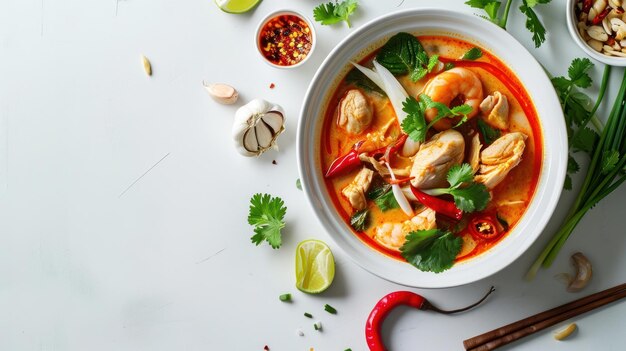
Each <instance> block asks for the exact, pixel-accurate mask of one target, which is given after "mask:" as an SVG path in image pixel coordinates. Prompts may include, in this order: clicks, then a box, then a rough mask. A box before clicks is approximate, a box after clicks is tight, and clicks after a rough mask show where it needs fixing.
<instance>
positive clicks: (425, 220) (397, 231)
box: [374, 207, 437, 251]
mask: <svg viewBox="0 0 626 351" xmlns="http://www.w3.org/2000/svg"><path fill="white" fill-rule="evenodd" d="M436 227H437V223H436V222H435V211H433V210H431V209H430V208H428V207H423V208H422V210H421V211H420V212H418V213H417V214H416V215H415V217H413V218H411V219H409V220H406V221H404V222H402V223H391V222H385V223H383V224H381V225H379V226H377V227H376V228H374V240H376V241H377V242H378V243H380V244H381V245H383V246H384V247H386V248H388V249H390V250H395V251H400V247H402V245H404V242H405V241H406V235H407V234H409V233H410V232H412V231H415V230H427V229H434V228H436Z"/></svg>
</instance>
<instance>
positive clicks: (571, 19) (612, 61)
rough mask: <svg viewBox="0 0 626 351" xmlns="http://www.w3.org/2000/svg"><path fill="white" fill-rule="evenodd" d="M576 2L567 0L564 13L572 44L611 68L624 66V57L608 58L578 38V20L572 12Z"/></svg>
mask: <svg viewBox="0 0 626 351" xmlns="http://www.w3.org/2000/svg"><path fill="white" fill-rule="evenodd" d="M577 2H578V1H577V0H567V5H566V6H567V7H566V11H565V12H566V14H567V29H568V30H569V34H570V35H571V36H572V39H574V42H576V44H578V46H580V48H581V49H583V51H584V52H585V53H586V54H587V55H589V56H591V57H592V58H594V59H596V60H598V61H600V62H602V63H605V64H607V65H611V66H626V57H616V56H608V55H605V54H603V53H601V52H597V51H596V50H594V49H592V48H591V47H590V46H589V45H587V42H585V41H584V40H583V38H581V37H580V33H579V32H578V27H577V26H576V25H577V23H578V19H577V18H576V12H575V11H574V9H575V6H576V3H577ZM607 6H608V5H607Z"/></svg>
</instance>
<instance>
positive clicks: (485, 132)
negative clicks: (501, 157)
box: [476, 118, 500, 145]
mask: <svg viewBox="0 0 626 351" xmlns="http://www.w3.org/2000/svg"><path fill="white" fill-rule="evenodd" d="M476 126H477V127H478V131H479V132H480V135H482V136H483V140H484V141H485V144H486V145H491V144H492V143H493V142H494V141H496V140H497V139H498V138H499V137H500V130H499V129H494V128H492V127H491V126H490V125H488V124H487V122H485V121H483V119H482V118H478V120H477V121H476Z"/></svg>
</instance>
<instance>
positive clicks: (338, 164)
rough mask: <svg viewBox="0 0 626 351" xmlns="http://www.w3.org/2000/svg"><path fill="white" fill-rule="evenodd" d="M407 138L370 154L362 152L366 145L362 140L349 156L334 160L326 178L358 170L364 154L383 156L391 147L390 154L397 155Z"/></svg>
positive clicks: (402, 136) (404, 137)
mask: <svg viewBox="0 0 626 351" xmlns="http://www.w3.org/2000/svg"><path fill="white" fill-rule="evenodd" d="M406 138H407V135H406V134H402V135H401V136H400V137H399V138H398V139H397V140H395V141H393V142H392V143H391V144H390V145H388V146H385V147H382V148H380V149H377V150H374V151H369V152H362V151H361V145H363V143H364V141H363V140H361V141H359V142H357V143H356V144H354V147H353V148H352V150H350V151H349V152H348V153H347V154H345V155H343V156H339V157H337V158H336V159H335V160H333V162H331V164H330V167H328V170H327V171H326V178H332V177H334V176H336V175H337V174H340V173H343V172H348V171H351V170H353V169H355V168H357V167H358V166H360V165H361V164H362V162H361V159H360V158H359V155H361V154H362V153H365V154H367V155H368V156H370V157H376V156H380V155H383V154H384V153H385V151H386V150H387V148H388V147H390V146H391V149H390V151H389V152H390V153H392V152H394V153H395V152H397V151H398V150H399V149H400V148H401V147H402V145H404V142H405V141H406Z"/></svg>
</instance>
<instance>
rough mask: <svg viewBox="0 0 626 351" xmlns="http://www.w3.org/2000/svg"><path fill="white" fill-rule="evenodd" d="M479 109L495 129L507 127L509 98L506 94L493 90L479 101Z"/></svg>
mask: <svg viewBox="0 0 626 351" xmlns="http://www.w3.org/2000/svg"><path fill="white" fill-rule="evenodd" d="M480 110H481V111H482V113H483V117H484V120H485V122H486V123H487V124H489V125H490V126H492V127H494V128H497V129H508V128H509V100H507V98H506V95H503V94H502V93H500V92H499V91H495V92H494V93H493V94H491V95H489V96H487V97H486V98H485V100H483V102H481V103H480Z"/></svg>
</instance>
